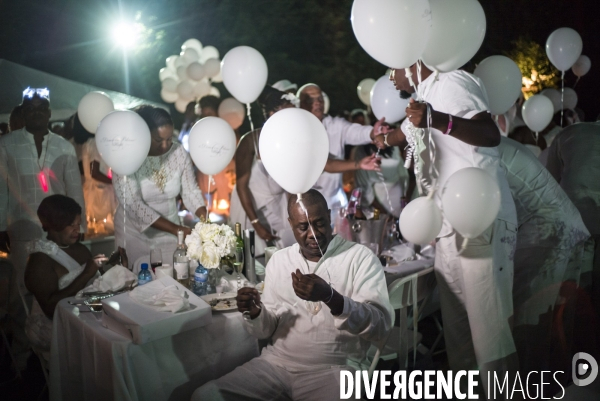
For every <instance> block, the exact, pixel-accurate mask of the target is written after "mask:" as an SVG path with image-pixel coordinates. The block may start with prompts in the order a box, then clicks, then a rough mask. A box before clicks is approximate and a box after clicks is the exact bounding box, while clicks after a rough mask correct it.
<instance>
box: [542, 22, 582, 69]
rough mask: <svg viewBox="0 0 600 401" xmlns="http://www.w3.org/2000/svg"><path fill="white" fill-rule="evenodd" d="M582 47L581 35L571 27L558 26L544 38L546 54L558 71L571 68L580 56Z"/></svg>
mask: <svg viewBox="0 0 600 401" xmlns="http://www.w3.org/2000/svg"><path fill="white" fill-rule="evenodd" d="M582 49H583V42H582V41H581V36H579V34H578V33H577V31H575V30H574V29H571V28H558V29H557V30H555V31H554V32H552V33H551V34H550V36H548V40H546V54H547V55H548V58H549V59H550V62H551V63H552V64H553V65H554V66H555V67H556V68H557V69H558V70H560V71H566V70H568V69H569V68H571V67H572V66H573V64H575V62H576V61H577V59H578V58H579V56H581V50H582Z"/></svg>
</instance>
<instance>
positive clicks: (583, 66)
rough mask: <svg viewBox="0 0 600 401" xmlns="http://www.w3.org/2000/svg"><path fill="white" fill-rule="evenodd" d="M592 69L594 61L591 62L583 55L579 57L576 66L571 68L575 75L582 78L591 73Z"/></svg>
mask: <svg viewBox="0 0 600 401" xmlns="http://www.w3.org/2000/svg"><path fill="white" fill-rule="evenodd" d="M590 68H592V60H590V58H589V57H588V56H583V55H582V56H579V58H578V59H577V61H576V62H575V64H573V67H571V69H572V70H573V74H575V75H577V76H578V77H580V78H581V77H583V76H584V75H585V74H587V73H588V72H589V71H590Z"/></svg>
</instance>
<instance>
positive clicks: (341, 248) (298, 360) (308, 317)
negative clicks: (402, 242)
mask: <svg viewBox="0 0 600 401" xmlns="http://www.w3.org/2000/svg"><path fill="white" fill-rule="evenodd" d="M296 269H300V270H301V271H302V272H303V273H308V272H309V271H310V272H311V273H313V272H314V273H316V274H318V275H319V276H320V277H322V278H323V279H324V280H326V281H327V282H331V284H332V286H333V287H334V288H335V290H336V291H337V292H339V293H340V294H342V295H343V296H344V310H343V312H342V313H341V314H340V315H339V316H333V315H332V314H331V312H330V311H329V308H328V307H327V306H325V305H323V309H322V310H321V311H320V312H318V313H317V314H316V315H312V314H311V313H309V311H308V310H307V308H306V307H305V302H304V301H303V300H301V299H300V298H298V297H297V296H296V294H295V293H294V289H293V287H292V281H291V273H292V272H295V271H296ZM392 313H393V310H392V306H391V305H390V303H389V298H388V293H387V287H386V282H385V277H384V274H383V269H382V267H381V264H380V263H379V260H378V259H377V258H376V257H375V255H374V254H373V253H372V252H371V251H370V250H369V249H368V248H366V247H364V246H362V245H358V244H355V243H353V242H350V241H346V240H345V239H343V238H341V237H340V236H335V237H334V238H333V240H332V241H331V242H330V244H329V246H328V247H327V251H326V252H325V255H324V256H323V257H322V258H321V260H320V261H319V262H318V263H307V261H306V259H304V257H303V256H302V254H301V253H300V247H299V245H298V244H294V245H293V246H291V247H289V248H285V249H283V250H281V251H279V252H277V253H275V254H274V255H273V257H272V258H271V260H270V261H269V264H268V265H267V270H266V281H265V291H264V293H263V295H262V311H261V313H260V315H259V316H258V317H257V318H256V319H254V320H251V321H247V322H245V323H244V325H245V327H246V329H247V330H248V332H249V333H251V334H252V335H254V336H256V337H258V338H259V339H268V338H270V339H271V344H270V345H268V346H267V347H266V348H265V349H264V350H263V351H262V355H261V356H260V357H258V358H255V359H253V360H251V361H250V362H248V363H246V364H244V365H242V366H240V367H238V368H237V369H235V370H234V371H233V372H231V373H229V374H228V375H225V376H223V377H222V378H220V379H217V380H215V381H213V382H210V383H207V384H206V385H204V386H203V387H201V388H199V389H198V390H196V392H195V393H194V395H193V396H192V400H220V399H225V400H229V399H232V400H237V399H259V400H289V399H294V400H333V399H339V389H340V386H339V378H340V374H339V372H340V370H347V369H358V368H362V369H364V368H365V367H366V363H365V352H366V350H367V348H368V346H369V342H377V341H380V340H382V339H383V338H384V336H385V334H386V333H387V332H388V331H389V329H390V327H391V324H392ZM244 396H245V397H249V398H244Z"/></svg>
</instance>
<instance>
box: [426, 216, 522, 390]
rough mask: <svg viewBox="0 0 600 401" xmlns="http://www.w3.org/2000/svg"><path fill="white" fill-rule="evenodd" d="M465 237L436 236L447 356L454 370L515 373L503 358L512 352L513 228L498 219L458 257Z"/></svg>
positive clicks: (513, 347)
mask: <svg viewBox="0 0 600 401" xmlns="http://www.w3.org/2000/svg"><path fill="white" fill-rule="evenodd" d="M462 243H463V238H462V236H461V235H460V234H457V233H453V234H450V235H448V236H446V237H442V238H439V240H438V242H437V245H436V257H435V273H436V278H437V282H438V286H439V288H440V301H441V309H442V319H443V322H444V339H445V342H446V352H447V354H448V361H449V363H450V368H451V369H452V370H455V371H456V370H463V369H464V370H469V369H479V370H480V377H481V378H482V380H483V381H484V383H483V384H484V388H487V383H485V381H486V378H487V371H490V370H493V371H495V372H496V373H497V374H503V372H502V371H503V370H504V371H510V372H512V371H514V370H516V369H517V366H509V364H507V363H505V362H503V359H504V358H506V357H508V356H509V355H512V358H514V355H513V354H514V353H515V352H516V349H515V344H514V341H513V337H512V333H511V327H510V319H511V317H512V314H513V303H512V282H513V257H514V249H515V244H516V226H515V225H513V224H511V223H508V222H506V221H503V220H496V222H495V223H494V224H493V226H492V227H490V228H489V229H488V230H486V231H485V232H484V233H483V234H482V235H480V236H479V237H477V238H474V239H472V240H469V243H468V245H467V247H466V249H465V250H464V251H463V252H462V254H460V255H459V251H460V248H461V246H462Z"/></svg>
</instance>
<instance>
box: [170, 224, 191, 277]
mask: <svg viewBox="0 0 600 401" xmlns="http://www.w3.org/2000/svg"><path fill="white" fill-rule="evenodd" d="M189 270H190V260H189V259H188V257H187V246H186V245H185V242H183V230H179V231H177V249H175V252H174V253H173V273H174V278H175V280H177V282H179V283H180V284H181V285H183V286H185V287H188V286H189V279H190V276H189Z"/></svg>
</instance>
